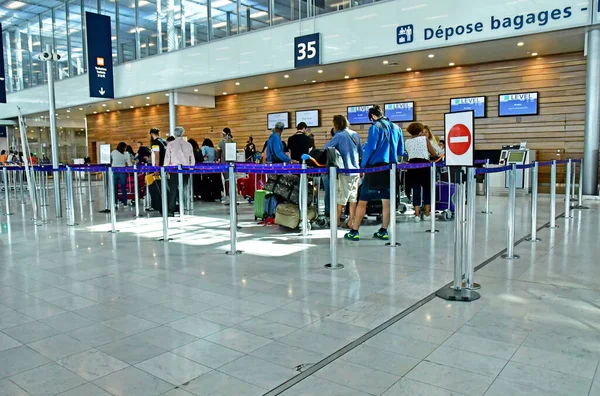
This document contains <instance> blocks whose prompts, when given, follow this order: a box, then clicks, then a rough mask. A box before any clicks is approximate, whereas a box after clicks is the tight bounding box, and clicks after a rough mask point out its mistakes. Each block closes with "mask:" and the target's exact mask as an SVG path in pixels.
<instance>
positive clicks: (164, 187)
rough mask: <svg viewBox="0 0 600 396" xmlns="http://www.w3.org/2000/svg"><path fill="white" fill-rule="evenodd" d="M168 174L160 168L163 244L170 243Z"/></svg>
mask: <svg viewBox="0 0 600 396" xmlns="http://www.w3.org/2000/svg"><path fill="white" fill-rule="evenodd" d="M168 182H169V181H168V180H167V172H165V168H164V167H161V168H160V197H161V201H162V202H161V207H162V219H163V237H162V238H161V239H160V240H161V241H163V242H169V208H168V205H167V183H168Z"/></svg>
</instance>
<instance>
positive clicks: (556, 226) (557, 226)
mask: <svg viewBox="0 0 600 396" xmlns="http://www.w3.org/2000/svg"><path fill="white" fill-rule="evenodd" d="M547 228H560V226H559V225H555V226H554V227H551V226H547Z"/></svg>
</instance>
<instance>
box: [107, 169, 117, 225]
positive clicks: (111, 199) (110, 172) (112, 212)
mask: <svg viewBox="0 0 600 396" xmlns="http://www.w3.org/2000/svg"><path fill="white" fill-rule="evenodd" d="M108 183H109V184H110V186H109V188H108V201H109V202H108V204H109V206H110V208H109V211H110V225H111V230H110V231H109V232H110V233H113V234H115V233H117V232H119V231H118V230H117V214H116V211H115V194H116V191H115V188H114V187H115V175H114V173H113V170H112V168H108Z"/></svg>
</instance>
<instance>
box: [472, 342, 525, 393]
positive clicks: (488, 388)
mask: <svg viewBox="0 0 600 396" xmlns="http://www.w3.org/2000/svg"><path fill="white" fill-rule="evenodd" d="M529 334H531V331H529ZM529 334H527V337H529ZM527 337H525V339H527ZM523 342H525V340H523ZM523 342H521V344H520V345H519V346H518V347H517V348H516V349H515V351H514V352H513V353H512V355H510V358H509V359H508V360H507V361H506V363H505V364H504V366H503V367H502V370H500V371H499V372H498V374H496V376H495V378H494V380H493V381H492V382H491V383H490V385H489V386H488V387H487V389H486V390H485V392H484V393H483V394H484V395H485V394H486V393H487V392H488V391H489V390H490V388H491V387H492V385H494V382H496V381H497V380H498V378H499V377H500V374H502V372H503V371H504V370H505V369H506V367H507V366H508V364H509V363H510V362H511V361H512V359H513V357H514V356H515V355H516V354H517V352H518V351H519V349H520V348H521V346H522V345H523ZM509 382H512V381H509ZM513 383H514V382H513Z"/></svg>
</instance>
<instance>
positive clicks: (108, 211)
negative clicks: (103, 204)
mask: <svg viewBox="0 0 600 396" xmlns="http://www.w3.org/2000/svg"><path fill="white" fill-rule="evenodd" d="M99 212H100V213H110V209H103V210H101V211H99Z"/></svg>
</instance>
